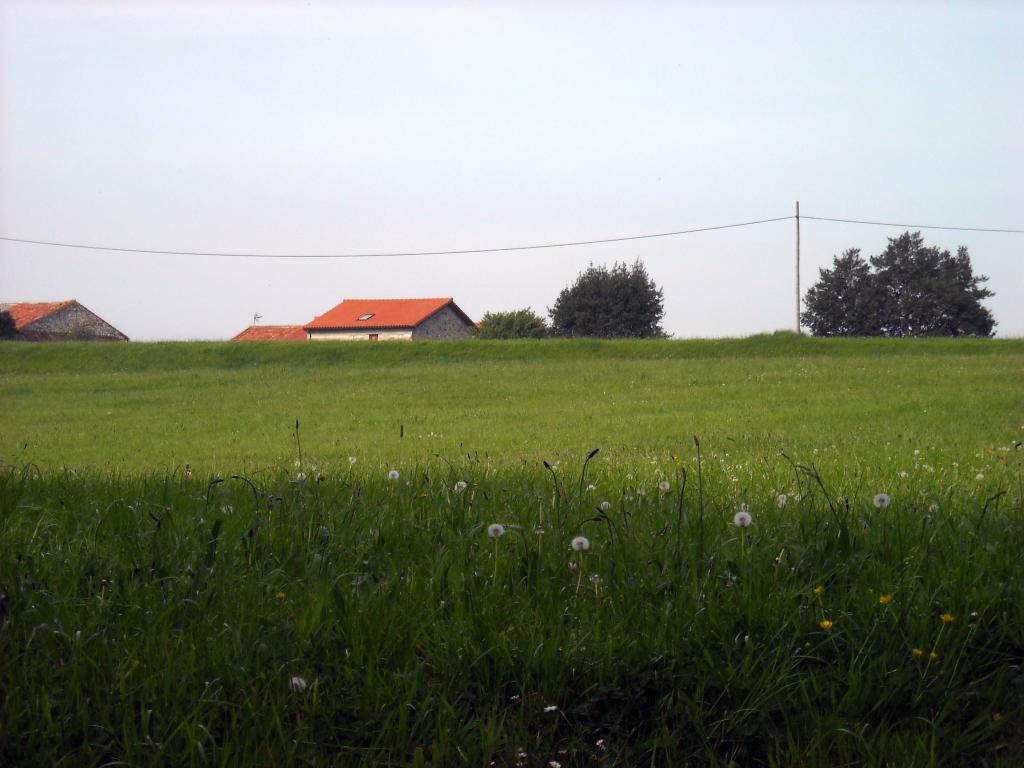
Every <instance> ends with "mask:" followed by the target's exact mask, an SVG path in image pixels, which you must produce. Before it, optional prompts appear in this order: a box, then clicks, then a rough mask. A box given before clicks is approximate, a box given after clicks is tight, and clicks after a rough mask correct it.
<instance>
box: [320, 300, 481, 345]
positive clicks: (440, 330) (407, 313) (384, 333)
mask: <svg viewBox="0 0 1024 768" xmlns="http://www.w3.org/2000/svg"><path fill="white" fill-rule="evenodd" d="M475 327H476V324H475V323H474V322H473V321H472V320H470V319H469V316H468V315H467V314H466V313H465V312H463V311H462V310H461V309H459V306H458V305H457V304H456V303H455V300H454V299H452V298H450V297H449V298H441V299H345V300H344V301H343V302H341V304H339V305H338V306H336V307H334V308H333V309H329V310H328V311H327V312H324V314H322V315H318V316H317V317H315V318H313V320H311V321H310V322H308V323H306V325H305V326H304V327H303V330H305V331H306V333H308V334H309V338H310V340H311V341H336V340H343V341H344V340H347V341H356V340H363V341H387V340H394V339H468V338H470V337H471V336H472V331H473V329H474V328H475Z"/></svg>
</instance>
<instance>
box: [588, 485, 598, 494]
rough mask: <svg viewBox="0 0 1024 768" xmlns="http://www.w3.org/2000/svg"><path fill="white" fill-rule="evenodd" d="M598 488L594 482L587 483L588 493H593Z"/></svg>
mask: <svg viewBox="0 0 1024 768" xmlns="http://www.w3.org/2000/svg"><path fill="white" fill-rule="evenodd" d="M596 490H597V486H596V485H594V484H593V483H590V484H589V485H587V493H593V492H594V491H596Z"/></svg>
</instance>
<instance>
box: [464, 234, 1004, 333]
mask: <svg viewBox="0 0 1024 768" xmlns="http://www.w3.org/2000/svg"><path fill="white" fill-rule="evenodd" d="M819 272H820V274H819V279H818V282H817V283H815V284H814V285H813V286H812V287H811V288H810V290H808V291H807V293H806V294H805V296H804V311H803V312H802V313H801V316H800V320H801V323H802V324H803V326H804V327H805V328H807V329H808V330H810V332H811V333H812V334H814V335H815V336H893V337H908V336H915V337H917V336H977V337H986V338H987V337H990V336H992V335H993V332H994V329H995V326H996V321H995V319H994V318H993V317H992V313H991V312H990V311H989V310H988V309H986V308H985V307H984V306H983V305H982V303H981V302H982V300H983V299H986V298H988V297H990V296H993V295H994V294H993V293H992V291H990V290H988V289H987V288H985V287H984V286H983V283H985V282H986V281H987V280H988V278H987V277H986V276H984V275H975V274H974V271H973V269H972V267H971V258H970V255H969V254H968V252H967V248H966V247H965V246H961V247H960V248H958V249H957V252H956V254H955V255H953V254H951V253H950V252H949V251H945V250H940V249H939V248H936V247H934V246H927V245H925V243H924V240H923V239H922V237H921V233H920V232H913V233H912V232H905V233H904V234H902V235H900V236H899V237H895V238H890V239H889V244H888V246H887V247H886V249H885V250H884V251H883V252H882V253H881V254H879V255H877V256H871V257H870V258H868V259H867V260H865V259H864V258H863V257H862V256H861V252H860V249H859V248H851V249H849V250H847V251H845V252H844V253H843V254H842V255H841V256H836V257H834V258H833V262H832V267H831V269H821V270H819ZM664 314H665V311H664V294H663V291H662V289H661V288H659V287H658V286H656V285H655V283H654V281H653V280H652V279H651V277H650V276H649V275H648V274H647V270H646V269H645V268H644V265H643V263H642V262H641V261H640V260H639V259H638V260H637V261H635V262H634V263H633V264H632V265H627V264H625V263H621V264H620V263H616V264H614V265H613V266H612V267H611V268H608V267H605V266H594V265H593V264H592V265H590V267H588V268H587V269H586V270H585V271H584V272H582V273H580V275H579V276H578V277H577V278H576V281H575V282H574V283H573V284H572V285H568V286H566V287H565V288H563V289H562V291H561V293H559V294H558V298H557V299H555V303H554V305H553V306H552V307H550V308H549V309H548V315H547V318H544V317H541V316H540V315H538V314H537V313H536V312H534V311H533V309H532V308H526V309H517V310H512V311H508V312H488V313H487V314H485V315H484V317H483V319H482V320H481V321H480V323H479V327H478V329H477V335H478V336H479V338H483V339H539V338H545V337H549V336H552V337H572V336H582V337H592V338H636V339H649V338H665V337H666V333H665V331H664V329H663V328H662V327H661V320H662V317H663V316H664Z"/></svg>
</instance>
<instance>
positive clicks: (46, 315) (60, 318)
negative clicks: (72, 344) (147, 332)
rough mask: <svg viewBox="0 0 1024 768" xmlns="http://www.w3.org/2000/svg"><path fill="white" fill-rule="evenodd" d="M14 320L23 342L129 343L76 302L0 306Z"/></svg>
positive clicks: (122, 335)
mask: <svg viewBox="0 0 1024 768" xmlns="http://www.w3.org/2000/svg"><path fill="white" fill-rule="evenodd" d="M0 311H2V312H9V313H10V314H11V317H13V318H14V325H15V328H16V331H15V337H14V338H15V339H18V340H21V341H128V337H127V336H125V335H124V334H123V333H121V332H120V331H119V330H117V328H115V327H114V326H112V325H111V324H110V323H108V322H107V321H106V320H104V319H103V318H102V317H100V316H99V315H97V314H95V313H94V312H92V311H90V310H88V309H86V308H85V307H84V306H82V305H81V304H79V303H78V302H77V301H75V300H74V299H68V300H67V301H43V302H26V301H21V302H15V303H12V304H0Z"/></svg>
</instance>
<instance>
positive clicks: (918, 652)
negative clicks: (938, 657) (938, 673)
mask: <svg viewBox="0 0 1024 768" xmlns="http://www.w3.org/2000/svg"><path fill="white" fill-rule="evenodd" d="M910 652H911V653H912V654H913V655H914V658H915V659H920V658H921V657H922V656H924V651H922V650H921V649H920V648H911V649H910Z"/></svg>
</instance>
